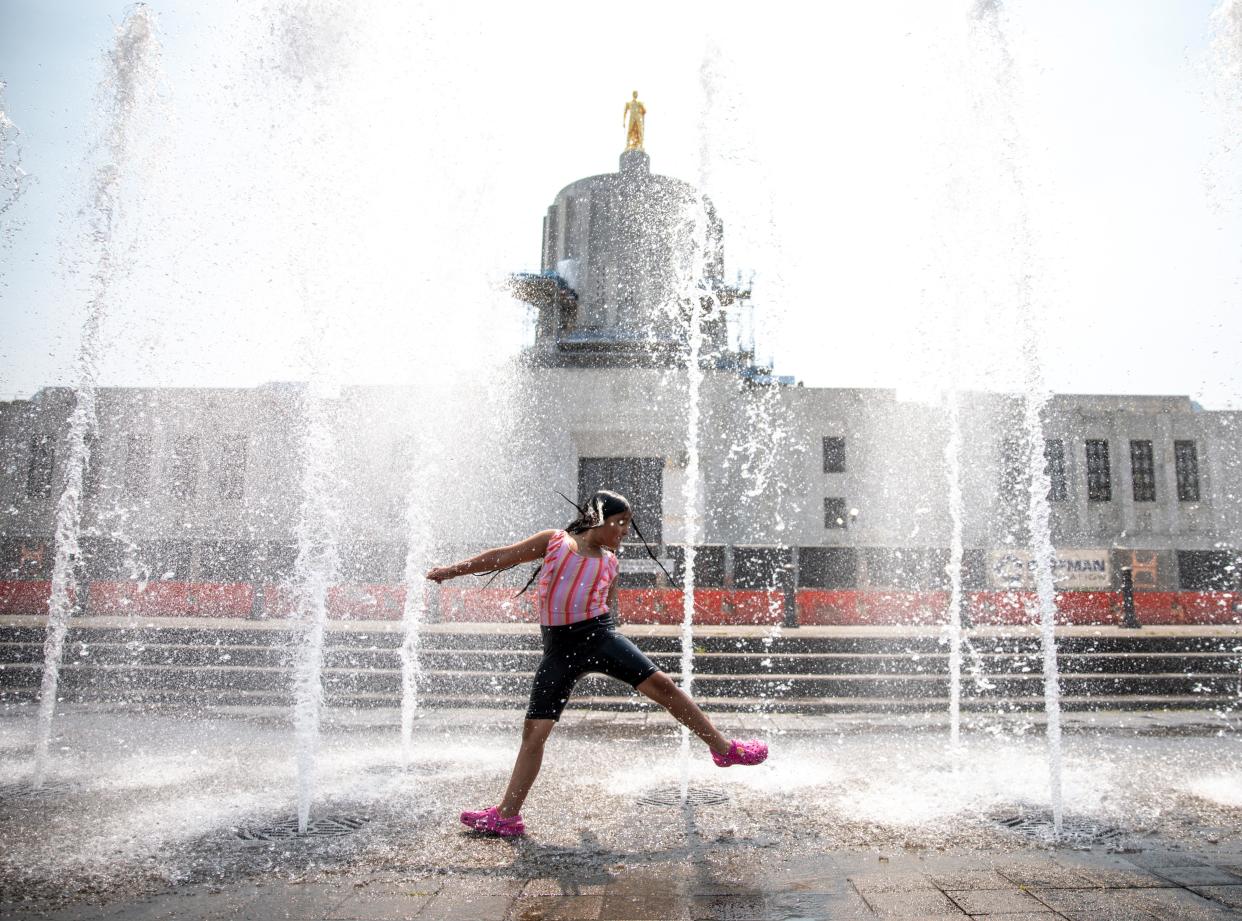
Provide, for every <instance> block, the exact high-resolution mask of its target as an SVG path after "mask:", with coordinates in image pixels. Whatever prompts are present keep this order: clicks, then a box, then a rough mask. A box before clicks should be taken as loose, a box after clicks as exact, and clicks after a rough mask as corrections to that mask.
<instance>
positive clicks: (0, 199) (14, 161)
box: [0, 81, 31, 248]
mask: <svg viewBox="0 0 1242 921" xmlns="http://www.w3.org/2000/svg"><path fill="white" fill-rule="evenodd" d="M4 88H5V84H4V82H3V81H0V248H6V247H8V246H10V245H11V244H12V242H13V237H14V235H15V234H16V233H17V225H16V223H15V222H14V221H13V220H12V219H11V218H10V217H9V210H10V209H11V208H12V207H13V206H14V205H16V204H17V201H18V199H20V198H21V197H22V195H23V193H25V191H26V186H28V185H29V184H30V179H31V177H30V174H29V173H27V172H26V170H25V169H24V168H23V167H22V148H21V144H20V142H19V140H18V139H19V138H20V137H21V130H20V129H19V128H18V127H17V125H15V124H13V120H12V119H11V118H9V116H8V113H7V112H6V111H5V102H4Z"/></svg>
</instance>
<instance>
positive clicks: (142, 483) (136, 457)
mask: <svg viewBox="0 0 1242 921" xmlns="http://www.w3.org/2000/svg"><path fill="white" fill-rule="evenodd" d="M150 482H151V438H150V436H148V435H145V434H131V435H130V436H128V437H127V438H126V439H125V491H126V492H127V493H129V494H130V495H135V496H137V495H142V494H143V493H145V492H146V491H147V485H148V484H149V483H150Z"/></svg>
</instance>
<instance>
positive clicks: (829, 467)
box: [824, 437, 845, 473]
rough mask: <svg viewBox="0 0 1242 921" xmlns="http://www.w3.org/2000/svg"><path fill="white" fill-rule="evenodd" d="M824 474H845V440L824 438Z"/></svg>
mask: <svg viewBox="0 0 1242 921" xmlns="http://www.w3.org/2000/svg"><path fill="white" fill-rule="evenodd" d="M824 473H845V439H844V438H835V437H825V438H824Z"/></svg>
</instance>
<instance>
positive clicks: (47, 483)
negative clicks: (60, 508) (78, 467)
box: [26, 435, 56, 499]
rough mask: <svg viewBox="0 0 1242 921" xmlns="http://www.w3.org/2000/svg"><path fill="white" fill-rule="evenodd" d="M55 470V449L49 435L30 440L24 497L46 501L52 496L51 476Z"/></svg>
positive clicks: (37, 436)
mask: <svg viewBox="0 0 1242 921" xmlns="http://www.w3.org/2000/svg"><path fill="white" fill-rule="evenodd" d="M55 470H56V449H55V448H53V447H52V438H51V436H50V435H36V436H35V437H34V438H32V439H30V466H29V467H27V468H26V495H27V496H28V497H29V498H31V499H46V498H47V497H48V496H50V495H51V494H52V475H53V473H54V472H55Z"/></svg>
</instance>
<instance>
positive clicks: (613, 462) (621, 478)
mask: <svg viewBox="0 0 1242 921" xmlns="http://www.w3.org/2000/svg"><path fill="white" fill-rule="evenodd" d="M599 489H610V490H612V491H613V492H619V493H620V494H621V495H623V496H625V498H627V499H629V500H630V507H631V508H633V509H634V525H633V527H632V528H631V531H630V536H629V538H627V539H628V540H630V541H637V540H638V539H639V538H638V533H639V532H641V533H642V536H643V537H645V538H646V539H647V541H648V542H649V543H650V544H652V546H653V547H655V546H659V544H660V543H662V542H663V540H664V527H663V524H664V458H662V457H582V458H579V459H578V503H579V504H580V505H582V504H585V503H586V500H587V499H589V498H590V497H591V494H592V493H593V492H595V491H596V490H599ZM572 511H573V510H572V509H570V512H571V513H572Z"/></svg>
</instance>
